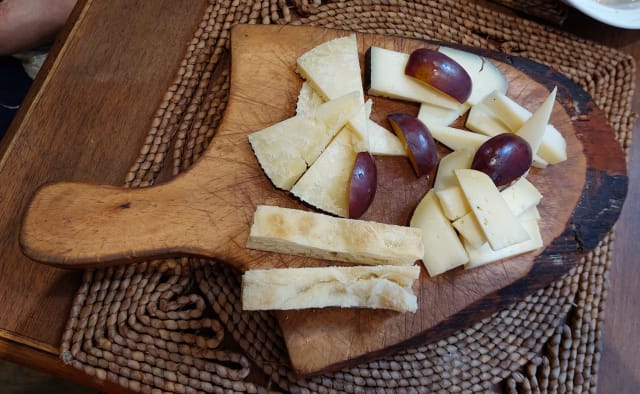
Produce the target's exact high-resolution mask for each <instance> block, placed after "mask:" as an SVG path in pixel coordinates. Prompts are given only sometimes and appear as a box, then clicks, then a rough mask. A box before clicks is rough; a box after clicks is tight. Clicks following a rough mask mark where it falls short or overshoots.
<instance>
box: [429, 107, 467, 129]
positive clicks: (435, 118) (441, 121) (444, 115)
mask: <svg viewBox="0 0 640 394" xmlns="http://www.w3.org/2000/svg"><path fill="white" fill-rule="evenodd" d="M469 107H470V105H469V103H462V104H459V105H458V106H457V107H456V108H443V107H438V106H437V105H433V104H427V103H422V104H420V110H419V111H418V119H420V121H421V122H422V123H424V124H425V125H426V126H427V127H431V126H432V125H439V126H449V125H450V124H451V123H453V122H455V120H456V119H458V118H459V117H460V116H462V114H464V113H465V112H467V110H468V109H469Z"/></svg>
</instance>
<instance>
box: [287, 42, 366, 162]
mask: <svg viewBox="0 0 640 394" xmlns="http://www.w3.org/2000/svg"><path fill="white" fill-rule="evenodd" d="M297 69H298V72H299V73H300V75H302V77H303V78H304V79H305V80H307V82H308V83H309V84H310V85H311V86H312V88H313V89H314V90H315V91H316V93H318V94H319V95H320V96H321V97H322V99H323V100H324V101H327V100H334V99H336V98H338V97H340V96H343V95H345V94H347V93H349V92H353V91H357V92H358V95H359V99H360V104H361V105H364V92H363V88H362V76H361V72H360V55H359V53H358V43H357V41H356V36H355V34H351V35H349V36H345V37H340V38H336V39H333V40H330V41H327V42H324V43H322V44H320V45H318V46H316V47H314V48H312V49H310V50H309V51H307V52H305V53H304V54H302V55H301V56H300V57H299V58H298V60H297ZM349 127H351V128H352V129H353V131H354V132H355V135H357V136H358V137H359V138H360V140H361V146H362V149H360V150H361V151H367V150H368V149H369V137H368V132H367V115H366V112H365V111H364V110H363V109H360V110H359V111H358V113H356V114H354V116H353V117H352V118H351V119H349Z"/></svg>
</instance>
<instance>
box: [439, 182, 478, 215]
mask: <svg viewBox="0 0 640 394" xmlns="http://www.w3.org/2000/svg"><path fill="white" fill-rule="evenodd" d="M436 195H437V196H438V200H439V201H440V206H441V207H442V212H443V213H444V215H445V216H446V217H447V219H449V220H456V219H458V218H461V217H463V216H464V215H466V214H467V213H468V212H470V211H471V207H470V206H469V203H468V202H467V199H466V198H465V196H464V194H463V193H462V189H460V187H459V186H452V187H448V188H446V189H442V190H437V191H436Z"/></svg>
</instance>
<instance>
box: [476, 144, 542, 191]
mask: <svg viewBox="0 0 640 394" xmlns="http://www.w3.org/2000/svg"><path fill="white" fill-rule="evenodd" d="M531 160H532V152H531V146H530V145H529V143H528V142H527V141H526V140H525V139H524V138H522V137H520V136H518V135H516V134H511V133H504V134H498V135H496V136H495V137H491V138H489V139H488V140H487V141H485V143H484V144H482V145H480V147H479V148H478V150H477V151H476V154H475V156H474V157H473V161H472V162H471V168H472V169H474V170H478V171H482V172H484V173H485V174H487V175H489V177H490V178H491V179H492V180H493V182H494V183H495V184H496V186H503V185H507V184H509V183H511V182H512V181H514V180H516V179H518V178H519V177H521V176H522V175H524V174H525V173H526V172H527V170H529V168H530V167H531Z"/></svg>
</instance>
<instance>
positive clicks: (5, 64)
mask: <svg viewBox="0 0 640 394" xmlns="http://www.w3.org/2000/svg"><path fill="white" fill-rule="evenodd" d="M30 86H31V78H29V76H28V75H27V74H26V73H25V72H24V69H23V68H22V64H21V63H20V60H18V59H15V58H13V57H8V56H0V138H2V137H3V136H4V133H5V132H6V131H7V129H8V128H9V124H10V123H11V120H12V119H13V117H14V116H15V114H16V112H18V109H17V107H18V106H20V103H22V100H23V99H24V96H26V94H27V91H28V90H29V87H30Z"/></svg>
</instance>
